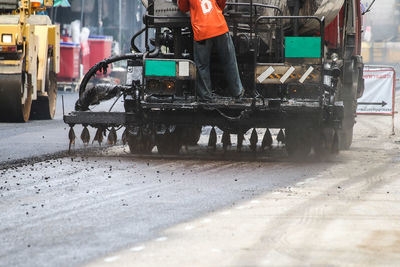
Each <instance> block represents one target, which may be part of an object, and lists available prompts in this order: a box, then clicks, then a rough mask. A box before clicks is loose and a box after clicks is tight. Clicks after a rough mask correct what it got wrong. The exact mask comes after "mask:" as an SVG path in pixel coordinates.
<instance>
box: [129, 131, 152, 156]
mask: <svg viewBox="0 0 400 267" xmlns="http://www.w3.org/2000/svg"><path fill="white" fill-rule="evenodd" d="M127 141H128V146H129V150H130V152H131V153H132V154H150V153H151V151H152V150H153V147H154V142H153V138H152V137H151V135H148V134H144V133H143V131H142V130H139V133H138V135H133V134H131V133H129V131H127Z"/></svg>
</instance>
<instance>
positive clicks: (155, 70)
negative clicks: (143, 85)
mask: <svg viewBox="0 0 400 267" xmlns="http://www.w3.org/2000/svg"><path fill="white" fill-rule="evenodd" d="M175 74H176V62H175V61H168V60H146V66H145V75H146V76H168V77H175Z"/></svg>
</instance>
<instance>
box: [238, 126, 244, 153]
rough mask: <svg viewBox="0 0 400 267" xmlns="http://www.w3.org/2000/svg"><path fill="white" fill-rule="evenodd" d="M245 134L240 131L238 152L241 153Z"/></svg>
mask: <svg viewBox="0 0 400 267" xmlns="http://www.w3.org/2000/svg"><path fill="white" fill-rule="evenodd" d="M243 141H244V134H243V133H242V132H241V131H239V133H238V134H237V151H238V152H241V151H242V148H243Z"/></svg>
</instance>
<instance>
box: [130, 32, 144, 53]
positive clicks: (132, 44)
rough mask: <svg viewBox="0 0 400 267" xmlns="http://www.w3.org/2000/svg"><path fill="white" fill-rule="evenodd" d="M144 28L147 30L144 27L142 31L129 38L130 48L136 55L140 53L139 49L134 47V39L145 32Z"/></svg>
mask: <svg viewBox="0 0 400 267" xmlns="http://www.w3.org/2000/svg"><path fill="white" fill-rule="evenodd" d="M146 28H147V26H146V27H144V28H143V29H141V30H140V31H138V32H137V33H135V34H134V35H133V36H132V38H131V48H132V49H133V51H134V52H137V53H139V52H141V51H140V50H139V48H138V47H137V46H136V45H135V39H136V38H137V37H138V36H139V35H141V34H142V33H143V32H144V31H145V30H146Z"/></svg>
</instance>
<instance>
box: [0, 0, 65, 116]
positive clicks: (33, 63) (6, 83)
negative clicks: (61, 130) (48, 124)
mask: <svg viewBox="0 0 400 267" xmlns="http://www.w3.org/2000/svg"><path fill="white" fill-rule="evenodd" d="M52 6H53V0H45V1H43V4H42V3H41V1H40V0H22V1H18V0H0V35H1V39H0V121H3V122H4V121H6V122H26V121H28V120H29V119H30V118H31V119H52V118H53V117H54V114H55V110H56V98H57V79H56V75H57V73H58V71H59V64H60V63H59V62H60V46H59V43H60V30H59V26H58V25H53V24H52V23H51V20H50V18H49V17H48V16H47V15H38V14H37V13H39V12H41V11H45V10H46V8H49V7H52Z"/></svg>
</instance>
